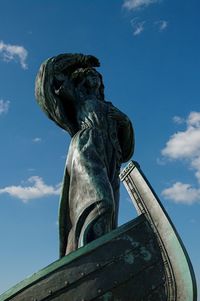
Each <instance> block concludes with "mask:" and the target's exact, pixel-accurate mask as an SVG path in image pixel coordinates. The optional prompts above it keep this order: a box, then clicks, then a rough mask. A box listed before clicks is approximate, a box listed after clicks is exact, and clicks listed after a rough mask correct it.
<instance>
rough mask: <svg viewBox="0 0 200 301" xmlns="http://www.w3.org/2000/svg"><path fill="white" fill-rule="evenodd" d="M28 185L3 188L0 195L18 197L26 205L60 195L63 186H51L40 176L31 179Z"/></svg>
mask: <svg viewBox="0 0 200 301" xmlns="http://www.w3.org/2000/svg"><path fill="white" fill-rule="evenodd" d="M28 183H29V185H28V186H21V185H18V186H14V185H13V186H7V187H4V188H1V189H0V194H3V193H8V194H9V195H10V196H12V197H16V198H18V199H20V200H22V201H23V202H24V203H26V202H28V201H30V200H32V199H38V198H42V197H47V196H52V195H59V194H60V191H61V184H58V185H56V186H49V185H47V184H45V183H44V181H43V179H42V178H41V177H38V176H33V177H30V178H29V179H28Z"/></svg>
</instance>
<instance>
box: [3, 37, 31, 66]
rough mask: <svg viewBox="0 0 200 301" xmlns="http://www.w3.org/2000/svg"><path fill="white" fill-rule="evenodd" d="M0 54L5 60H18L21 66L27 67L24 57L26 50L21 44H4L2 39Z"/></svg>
mask: <svg viewBox="0 0 200 301" xmlns="http://www.w3.org/2000/svg"><path fill="white" fill-rule="evenodd" d="M0 55H1V56H2V58H3V60H4V61H6V62H10V61H13V60H16V59H17V60H19V62H20V64H21V66H22V68H23V69H27V64H26V59H27V56H28V51H27V50H26V49H25V48H24V47H23V46H19V45H10V44H5V43H4V42H3V41H0Z"/></svg>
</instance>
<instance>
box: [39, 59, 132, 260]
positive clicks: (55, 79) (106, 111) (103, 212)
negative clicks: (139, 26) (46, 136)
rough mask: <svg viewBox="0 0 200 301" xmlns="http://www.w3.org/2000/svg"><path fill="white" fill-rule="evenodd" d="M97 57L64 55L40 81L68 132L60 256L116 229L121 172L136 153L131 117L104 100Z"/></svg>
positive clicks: (46, 106)
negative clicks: (125, 163) (69, 141)
mask: <svg viewBox="0 0 200 301" xmlns="http://www.w3.org/2000/svg"><path fill="white" fill-rule="evenodd" d="M98 66H99V61H98V59H97V58H95V57H93V56H90V55H82V54H62V55H59V56H56V57H53V58H50V59H48V60H47V61H46V62H44V63H43V64H42V66H41V67H40V70H39V73H38V75H37V79H36V90H35V91H36V99H37V101H38V103H39V105H40V106H41V108H42V109H43V110H44V112H45V113H46V114H47V116H48V117H49V118H50V119H52V120H53V121H54V122H55V123H57V124H58V125H59V126H60V127H62V128H63V129H65V130H66V131H68V132H69V134H70V135H71V137H72V141H71V144H70V147H69V152H68V157H67V162H66V169H65V174H64V180H63V189H62V195H61V201H60V216H59V228H60V256H61V257H62V256H64V255H65V254H68V253H70V252H71V251H73V250H76V249H77V248H79V247H81V246H83V245H85V244H87V243H88V242H90V241H92V240H94V239H96V238H98V237H100V236H102V235H103V234H105V233H108V232H109V231H111V230H113V229H115V228H116V226H117V217H118V206H119V172H120V165H121V163H122V162H126V161H127V160H129V159H130V158H131V156H132V154H133V147H134V135H133V129H132V125H131V122H130V120H129V119H128V117H127V116H126V115H125V114H124V113H122V112H121V111H119V110H118V109H117V108H116V107H114V106H113V104H112V103H111V102H108V101H105V99H104V85H103V81H102V76H101V75H100V73H98V72H97V71H96V69H95V67H98Z"/></svg>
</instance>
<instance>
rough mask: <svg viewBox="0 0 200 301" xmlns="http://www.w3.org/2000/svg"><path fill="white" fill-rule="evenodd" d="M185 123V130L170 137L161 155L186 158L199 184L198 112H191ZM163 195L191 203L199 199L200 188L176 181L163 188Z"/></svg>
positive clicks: (176, 158) (199, 133)
mask: <svg viewBox="0 0 200 301" xmlns="http://www.w3.org/2000/svg"><path fill="white" fill-rule="evenodd" d="M175 120H176V121H178V120H179V119H177V118H176V119H175ZM181 120H182V119H181ZM185 124H186V129H185V131H179V132H177V133H175V134H174V135H172V136H171V137H170V139H169V141H168V142H167V143H166V146H165V148H164V149H163V150H162V155H163V156H164V157H166V158H168V159H173V160H186V161H187V162H188V165H189V168H190V169H192V170H194V172H195V177H196V179H197V180H198V184H199V185H200V112H191V113H190V114H189V115H188V117H187V119H186V121H185ZM163 196H165V197H166V198H171V199H172V200H173V201H175V202H183V203H187V204H191V203H194V202H198V201H199V200H200V188H198V187H197V188H193V187H192V186H191V185H190V184H186V183H181V182H177V183H175V184H174V185H173V186H172V187H170V188H167V189H165V190H164V191H163Z"/></svg>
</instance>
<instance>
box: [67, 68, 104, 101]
mask: <svg viewBox="0 0 200 301" xmlns="http://www.w3.org/2000/svg"><path fill="white" fill-rule="evenodd" d="M71 81H72V82H73V84H74V86H75V87H76V88H78V89H81V88H82V89H85V90H86V91H88V93H90V92H96V93H98V94H99V97H100V98H101V99H102V100H104V84H103V79H102V75H101V74H100V73H99V72H98V71H96V69H94V68H92V67H89V68H79V69H77V70H76V71H74V72H73V73H72V74H71Z"/></svg>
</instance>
